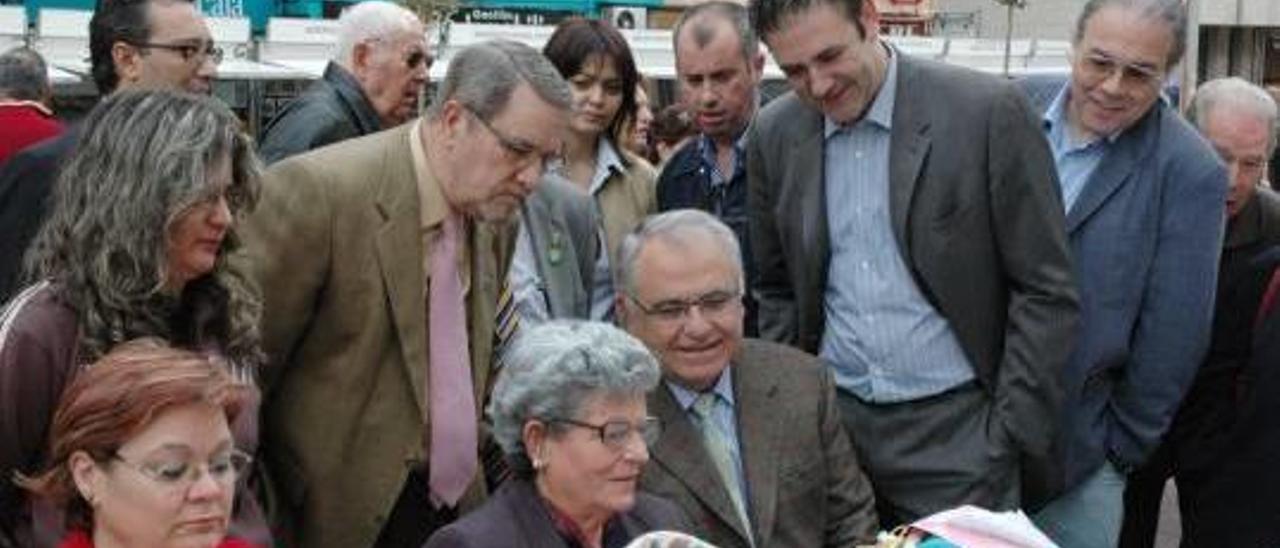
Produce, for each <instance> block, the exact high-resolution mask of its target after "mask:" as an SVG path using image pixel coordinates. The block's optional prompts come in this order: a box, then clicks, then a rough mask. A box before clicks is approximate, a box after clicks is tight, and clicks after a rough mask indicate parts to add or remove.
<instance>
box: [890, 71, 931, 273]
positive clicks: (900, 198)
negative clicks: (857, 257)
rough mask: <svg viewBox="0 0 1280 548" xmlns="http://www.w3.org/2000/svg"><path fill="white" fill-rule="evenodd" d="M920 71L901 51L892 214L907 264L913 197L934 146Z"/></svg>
mask: <svg viewBox="0 0 1280 548" xmlns="http://www.w3.org/2000/svg"><path fill="white" fill-rule="evenodd" d="M895 55H898V54H897V53H896V52H895ZM916 75H917V71H916V67H915V64H914V61H912V60H911V59H910V58H909V57H907V56H905V55H898V83H897V94H896V96H895V97H894V104H893V122H892V123H893V126H892V129H891V130H890V132H889V215H890V218H891V222H892V224H893V235H894V237H895V238H896V239H897V241H898V250H899V251H900V252H901V253H902V257H903V259H904V260H905V261H906V262H907V264H912V262H911V240H910V238H908V237H907V222H908V221H909V220H910V219H909V215H910V207H911V198H912V196H913V195H914V194H915V191H916V183H917V182H918V181H919V180H920V169H921V168H922V167H923V166H924V159H925V157H926V156H928V154H929V146H930V136H929V112H927V109H925V108H923V107H925V106H926V105H929V104H930V103H931V100H929V99H926V98H924V97H922V96H920V95H919V94H920V93H923V92H924V91H925V89H924V88H922V87H920V85H919V84H916V83H915V82H913V80H914V79H915V78H916Z"/></svg>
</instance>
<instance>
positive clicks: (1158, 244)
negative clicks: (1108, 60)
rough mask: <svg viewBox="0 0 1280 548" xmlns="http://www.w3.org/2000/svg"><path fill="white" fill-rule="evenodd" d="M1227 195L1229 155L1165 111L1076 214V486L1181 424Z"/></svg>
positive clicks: (1069, 419)
mask: <svg viewBox="0 0 1280 548" xmlns="http://www.w3.org/2000/svg"><path fill="white" fill-rule="evenodd" d="M1059 89H1060V87H1059ZM1055 95H1056V93H1054V94H1047V93H1042V94H1039V95H1038V96H1037V97H1038V98H1040V99H1041V102H1040V104H1038V105H1037V106H1038V107H1039V109H1038V110H1039V111H1040V112H1043V111H1044V110H1046V109H1047V108H1048V106H1049V103H1050V102H1051V101H1052V99H1053V97H1054V96H1055ZM1226 190H1227V175H1226V171H1225V170H1224V169H1223V167H1222V163H1221V162H1220V161H1219V160H1218V156H1217V154H1216V153H1214V151H1213V149H1211V148H1210V147H1209V146H1208V144H1207V143H1206V142H1205V141H1204V140H1203V139H1202V138H1201V137H1200V136H1199V135H1198V134H1197V133H1196V131H1195V130H1194V129H1193V128H1192V127H1191V126H1190V125H1189V124H1187V122H1186V121H1184V120H1183V119H1182V117H1181V116H1180V115H1179V114H1178V113H1177V112H1176V111H1175V110H1174V109H1172V108H1170V107H1168V106H1167V105H1165V104H1164V102H1163V101H1157V102H1156V105H1155V106H1154V107H1153V108H1152V109H1151V111H1150V112H1148V113H1147V115H1146V116H1144V117H1143V118H1141V119H1140V120H1138V122H1137V123H1135V124H1134V126H1132V127H1130V128H1129V129H1127V130H1125V131H1124V132H1123V133H1121V134H1120V136H1119V137H1118V138H1117V139H1116V141H1115V143H1114V144H1112V145H1111V148H1110V150H1109V151H1108V152H1107V153H1106V156H1104V157H1103V159H1102V161H1101V163H1099V164H1098V167H1097V169H1096V170H1095V171H1094V172H1093V175H1092V176H1091V177H1090V178H1089V180H1088V182H1087V183H1085V187H1084V189H1083V190H1082V191H1081V192H1080V197H1079V198H1078V199H1077V200H1076V203H1075V204H1074V206H1073V207H1072V209H1071V211H1070V213H1069V214H1068V215H1067V231H1068V235H1069V237H1070V241H1071V250H1072V254H1073V258H1074V262H1075V269H1076V280H1077V281H1078V282H1079V284H1080V295H1081V306H1082V307H1081V311H1082V314H1081V331H1080V338H1079V339H1078V344H1077V345H1076V347H1075V350H1074V352H1073V353H1072V354H1071V359H1070V361H1069V362H1068V364H1067V369H1066V374H1065V375H1064V378H1065V388H1066V394H1067V404H1066V408H1065V418H1064V434H1065V441H1066V443H1065V444H1064V446H1063V449H1064V451H1065V453H1064V459H1063V462H1064V464H1065V465H1066V482H1067V484H1068V485H1072V484H1075V483H1077V482H1079V481H1081V480H1083V479H1084V478H1085V477H1087V476H1088V475H1089V474H1090V473H1091V472H1093V471H1094V470H1096V469H1097V468H1098V466H1100V465H1101V464H1102V463H1103V461H1104V459H1110V460H1111V462H1112V463H1114V464H1115V465H1116V467H1117V468H1118V469H1120V470H1127V469H1131V468H1134V467H1136V466H1138V465H1140V464H1141V463H1142V462H1143V461H1144V460H1146V457H1147V455H1148V454H1149V453H1150V452H1151V450H1153V449H1154V448H1155V445H1156V444H1157V442H1159V440H1160V437H1161V436H1162V435H1163V434H1164V432H1165V430H1166V429H1167V428H1168V426H1169V424H1170V422H1171V421H1172V420H1173V414H1174V412H1175V411H1177V409H1178V405H1179V403H1180V402H1181V401H1182V396H1183V394H1184V393H1185V392H1186V390H1187V388H1188V387H1189V386H1190V385H1191V381H1192V379H1193V378H1194V377H1195V373H1196V370H1197V369H1198V368H1199V366H1200V363H1201V360H1203V359H1204V356H1205V352H1206V351H1207V349H1208V345H1209V337H1210V332H1211V327H1212V316H1213V303H1214V292H1215V287H1216V280H1217V272H1218V258H1219V256H1220V253H1221V249H1222V232H1223V229H1224V219H1225V209H1226V197H1225V196H1226Z"/></svg>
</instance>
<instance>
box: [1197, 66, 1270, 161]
mask: <svg viewBox="0 0 1280 548" xmlns="http://www.w3.org/2000/svg"><path fill="white" fill-rule="evenodd" d="M1218 108H1231V109H1233V110H1237V111H1240V112H1243V113H1245V114H1248V115H1250V116H1254V117H1256V118H1257V119H1258V120H1261V121H1262V122H1263V123H1265V124H1267V127H1268V128H1269V130H1270V131H1269V132H1268V140H1267V150H1268V151H1273V150H1275V147H1276V132H1277V126H1276V124H1277V117H1278V115H1280V107H1278V106H1277V105H1276V100H1275V98H1274V97H1272V96H1271V94H1270V93H1267V90H1265V89H1262V88H1261V87H1259V86H1258V85H1257V84H1254V83H1252V82H1249V81H1248V80H1245V79H1243V78H1240V77H1236V76H1232V77H1230V78H1219V79H1217V80H1210V81H1208V82H1205V83H1204V84H1203V85H1201V86H1200V88H1199V89H1197V90H1196V94H1195V97H1194V98H1193V99H1192V102H1191V110H1190V112H1188V113H1187V117H1188V118H1190V119H1191V121H1192V122H1193V123H1194V124H1195V125H1196V127H1198V128H1200V129H1201V130H1203V129H1204V128H1205V125H1206V124H1207V123H1208V122H1209V115H1210V114H1211V113H1213V111H1214V110H1215V109H1218Z"/></svg>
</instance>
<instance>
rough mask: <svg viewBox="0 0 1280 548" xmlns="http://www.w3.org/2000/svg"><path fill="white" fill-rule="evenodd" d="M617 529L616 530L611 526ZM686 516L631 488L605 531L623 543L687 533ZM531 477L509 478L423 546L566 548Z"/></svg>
mask: <svg viewBox="0 0 1280 548" xmlns="http://www.w3.org/2000/svg"><path fill="white" fill-rule="evenodd" d="M615 528H617V529H615ZM690 530H691V525H690V524H689V520H688V518H686V517H685V515H684V514H682V513H681V512H680V509H679V508H678V507H676V505H675V504H673V503H671V502H670V501H668V500H666V499H662V498H658V497H655V496H653V495H648V494H645V493H643V492H639V491H637V492H636V502H635V506H632V507H631V510H628V511H626V512H623V513H621V514H619V515H618V516H617V517H616V518H615V519H614V522H613V523H611V524H610V525H609V527H608V528H607V529H606V535H608V534H610V533H614V532H615V531H618V532H617V533H614V534H620V535H622V536H625V537H626V539H627V541H630V540H631V539H634V538H635V537H638V536H640V535H643V534H645V533H648V532H650V531H680V532H685V533H687V532H689V531H690ZM567 546H569V545H568V544H567V543H566V542H565V541H564V539H563V538H562V537H561V536H560V533H558V532H556V528H555V525H554V524H552V522H551V517H550V516H549V515H547V511H546V509H545V508H544V506H543V503H542V500H541V498H540V496H539V495H538V490H537V488H536V487H534V485H533V482H532V481H528V480H520V479H514V480H511V481H508V482H507V483H505V484H504V485H503V486H502V487H501V489H499V491H498V493H497V494H496V495H494V496H493V497H491V498H490V499H489V500H488V501H486V502H485V503H484V505H483V506H481V507H480V508H477V509H476V510H475V511H474V512H472V513H470V514H467V515H465V516H463V517H462V519H460V520H458V521H456V522H454V523H453V524H451V525H449V526H448V527H445V528H444V529H441V530H439V531H436V533H435V534H433V535H431V538H430V539H429V540H428V541H427V544H426V546H425V548H566V547H567Z"/></svg>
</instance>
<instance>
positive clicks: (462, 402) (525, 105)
mask: <svg viewBox="0 0 1280 548" xmlns="http://www.w3.org/2000/svg"><path fill="white" fill-rule="evenodd" d="M569 105H570V99H569V86H568V84H567V83H566V82H565V81H564V79H563V78H561V77H560V75H559V73H557V72H556V70H555V68H554V67H553V66H552V65H551V64H550V62H548V61H547V60H546V58H544V57H542V55H541V54H539V53H538V52H537V51H535V50H533V49H532V48H529V47H527V46H523V45H520V44H516V43H514V42H505V41H498V42H489V43H484V44H478V45H475V46H471V47H469V48H467V49H464V50H462V51H460V52H458V53H457V55H455V56H454V58H453V62H452V63H450V65H449V71H448V73H447V74H446V75H445V79H444V81H443V82H442V83H441V85H440V88H439V90H438V93H437V96H436V99H435V101H433V103H432V105H431V108H430V109H429V110H428V111H427V113H426V114H425V115H424V116H423V117H422V118H421V119H419V120H417V121H414V122H412V123H409V124H404V125H402V126H400V127H398V128H395V129H391V130H387V131H382V132H379V133H375V134H373V135H367V136H364V137H360V138H357V139H350V140H347V141H344V142H341V143H337V144H334V145H332V146H328V147H325V148H324V149H322V150H317V151H315V152H313V153H309V154H302V155H298V156H294V157H291V158H288V159H286V160H284V161H281V162H279V163H278V164H276V165H274V166H272V167H271V169H269V170H268V171H267V173H266V176H265V177H264V180H263V192H262V200H261V201H260V202H259V204H258V209H257V212H255V214H254V215H252V216H250V217H249V218H248V219H246V222H245V224H244V228H243V231H242V232H241V234H242V235H243V240H244V242H245V245H244V248H243V254H242V255H240V256H238V257H236V260H241V261H243V262H244V263H246V268H247V270H248V271H249V272H250V273H251V274H252V279H253V281H254V282H256V285H257V289H258V290H259V291H260V292H261V293H260V294H261V296H262V299H263V301H262V304H263V317H262V335H263V347H264V349H265V350H266V351H267V354H268V356H269V358H270V359H269V361H268V363H269V364H270V365H269V366H268V367H267V368H265V369H264V371H263V374H262V377H263V378H262V382H263V384H264V386H265V387H266V389H265V390H264V393H265V394H266V396H265V398H264V402H263V410H264V415H263V436H264V439H270V440H271V441H270V442H269V443H266V444H264V447H265V449H264V451H263V454H262V456H261V457H262V460H263V461H265V464H266V467H267V469H268V470H270V472H271V473H272V478H273V479H274V480H275V484H274V485H273V487H274V490H273V495H275V500H276V501H278V503H279V504H277V509H278V512H277V514H276V515H277V516H278V517H279V518H280V520H279V524H278V525H279V528H280V530H281V531H282V532H283V533H285V535H286V538H285V539H284V541H285V544H286V545H290V546H294V545H296V546H314V547H321V548H323V547H329V546H333V547H347V546H421V545H422V543H423V542H425V541H426V539H427V537H428V536H429V535H430V534H431V533H432V532H433V531H434V530H435V529H437V528H439V527H441V526H443V525H445V524H447V523H449V522H451V521H452V520H453V519H454V518H455V517H456V516H457V515H458V514H459V513H460V512H464V511H466V510H470V509H472V508H474V507H476V506H477V505H478V504H479V503H480V502H481V501H482V500H483V498H484V495H485V485H484V482H483V481H481V477H482V475H481V474H480V473H479V472H480V467H479V463H478V460H479V459H478V453H479V447H480V443H481V441H483V440H484V438H483V437H481V435H480V432H479V421H478V417H479V409H480V405H481V404H483V402H484V401H485V396H486V394H485V388H486V387H487V386H488V385H489V379H490V362H491V358H492V343H493V340H494V325H495V305H496V303H497V300H498V289H499V286H500V284H501V283H502V280H504V279H505V275H506V271H507V268H508V265H509V263H510V260H511V252H510V250H511V249H512V246H513V245H514V240H515V224H514V223H512V222H510V220H511V218H512V217H514V215H515V212H516V211H517V210H518V208H519V206H520V204H521V203H522V202H523V201H524V199H525V198H526V197H527V196H528V195H529V194H530V192H532V191H533V189H534V187H535V186H536V185H537V183H538V181H539V180H540V179H541V178H542V176H543V174H544V172H545V171H546V169H547V168H548V165H549V164H551V163H554V161H555V159H556V158H558V157H559V151H560V146H561V142H562V141H561V139H562V137H561V136H562V135H563V134H564V132H565V131H567V126H568V116H569V108H570V106H569Z"/></svg>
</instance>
